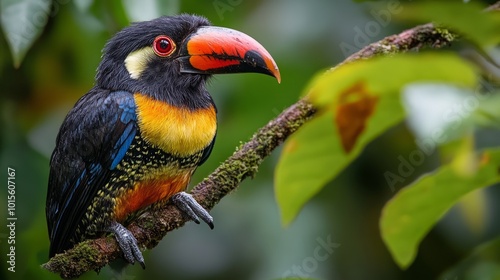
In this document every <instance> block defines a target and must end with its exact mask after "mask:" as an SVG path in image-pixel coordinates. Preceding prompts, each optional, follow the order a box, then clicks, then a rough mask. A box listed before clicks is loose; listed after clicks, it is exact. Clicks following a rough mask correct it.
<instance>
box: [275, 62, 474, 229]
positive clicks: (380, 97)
mask: <svg viewBox="0 0 500 280" xmlns="http://www.w3.org/2000/svg"><path fill="white" fill-rule="evenodd" d="M449 69H453V71H449ZM473 69H474V68H473V67H471V66H470V65H469V64H468V63H467V62H465V61H464V60H462V59H460V58H459V57H458V56H456V55H453V54H448V53H423V54H405V55H395V56H393V57H383V58H382V57H380V58H376V59H370V60H364V61H357V62H354V63H350V64H345V65H342V66H340V67H338V68H336V69H334V70H332V71H329V72H327V73H326V74H322V75H320V76H317V77H316V78H315V79H314V80H313V81H312V82H311V84H310V85H309V86H308V87H307V90H306V92H307V94H308V97H309V100H311V101H312V103H313V104H314V105H315V106H316V107H317V108H318V113H317V114H316V116H315V117H314V118H313V119H312V120H311V121H309V123H307V124H305V125H304V126H303V127H302V128H301V129H299V130H298V131H297V132H296V133H295V134H293V135H292V136H291V137H290V138H289V139H288V140H287V142H286V143H285V146H284V149H283V153H282V154H281V158H280V160H279V162H278V165H277V167H276V170H275V192H276V200H277V202H278V205H279V207H280V211H281V218H282V222H283V224H285V225H286V224H289V223H290V222H291V221H292V220H293V219H294V218H295V217H296V216H297V214H298V213H299V211H300V209H301V208H302V207H303V206H304V205H305V203H306V202H307V201H309V200H310V199H311V198H312V197H313V196H314V195H316V194H317V193H318V192H320V191H321V189H322V188H323V187H324V186H325V185H326V184H327V183H328V182H330V181H331V180H333V179H334V178H335V177H336V176H337V175H338V174H340V172H341V171H342V170H343V169H344V168H345V167H347V166H348V165H349V164H350V163H351V162H352V161H353V160H354V159H356V157H357V156H358V155H359V154H360V153H361V152H362V151H363V149H364V148H365V147H366V145H368V143H370V142H371V141H372V140H374V139H375V138H377V137H378V136H379V135H380V134H382V133H384V132H385V131H386V130H387V129H389V128H390V127H392V126H393V125H395V124H397V123H399V122H401V121H402V120H403V119H404V116H405V113H404V109H403V107H402V103H401V100H400V97H399V93H400V91H401V89H402V88H403V87H404V86H405V85H407V84H408V83H414V82H419V81H420V82H422V81H423V82H427V83H429V82H438V83H453V84H455V85H458V86H463V87H468V88H472V87H474V85H475V84H476V82H477V78H476V74H475V72H474V70H473Z"/></svg>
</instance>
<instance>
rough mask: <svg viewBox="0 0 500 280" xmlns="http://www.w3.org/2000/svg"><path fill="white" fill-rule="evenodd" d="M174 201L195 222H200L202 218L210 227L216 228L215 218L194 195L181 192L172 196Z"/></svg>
mask: <svg viewBox="0 0 500 280" xmlns="http://www.w3.org/2000/svg"><path fill="white" fill-rule="evenodd" d="M172 203H173V204H174V205H175V206H177V208H179V209H180V210H181V211H182V212H184V213H185V214H186V215H187V216H188V217H189V218H191V219H192V220H193V221H194V222H195V223H197V224H199V223H200V219H201V220H202V221H204V222H205V223H207V224H208V226H209V227H210V229H213V228H214V219H213V218H212V216H210V214H208V211H207V210H205V208H203V206H201V205H200V204H199V203H198V202H197V201H196V200H195V199H194V198H193V196H192V195H190V194H188V193H186V192H180V193H177V194H175V195H173V196H172Z"/></svg>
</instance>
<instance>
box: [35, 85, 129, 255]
mask: <svg viewBox="0 0 500 280" xmlns="http://www.w3.org/2000/svg"><path fill="white" fill-rule="evenodd" d="M135 110H136V105H135V102H134V98H133V95H132V94H131V93H129V92H125V91H116V92H110V91H107V90H102V89H97V88H94V89H92V90H91V91H90V92H89V93H87V94H86V95H84V96H83V97H82V98H80V100H78V102H77V103H76V104H75V107H74V108H73V109H72V110H71V111H70V112H69V114H68V116H66V119H65V120H64V122H63V124H62V126H61V129H60V131H59V134H58V136H57V140H56V148H55V150H54V152H53V153H52V157H51V159H50V175H49V187H48V192H47V204H46V209H45V211H46V215H47V226H48V230H49V238H50V252H49V257H52V256H54V255H55V254H56V253H59V252H62V251H64V250H66V249H69V248H70V247H72V245H73V244H72V243H71V242H72V241H71V239H72V238H74V235H75V231H76V229H77V227H78V223H79V222H80V221H81V219H82V217H83V215H84V214H85V211H86V209H87V208H88V206H89V205H90V203H91V202H92V199H93V198H94V197H95V196H96V193H97V191H98V190H99V189H101V188H102V187H103V186H104V185H105V184H106V182H107V181H108V180H109V178H110V174H111V173H112V171H113V170H114V169H115V168H116V166H117V165H118V163H119V162H120V160H121V159H122V158H123V157H124V156H125V153H126V151H127V149H128V148H129V146H130V144H131V143H132V140H133V139H134V137H135V135H136V133H137V115H136V111H135Z"/></svg>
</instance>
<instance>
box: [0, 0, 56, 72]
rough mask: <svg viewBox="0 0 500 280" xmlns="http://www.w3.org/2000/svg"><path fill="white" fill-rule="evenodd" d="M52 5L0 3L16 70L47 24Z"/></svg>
mask: <svg viewBox="0 0 500 280" xmlns="http://www.w3.org/2000/svg"><path fill="white" fill-rule="evenodd" d="M50 5H51V1H46V0H2V1H0V17H1V23H2V29H3V32H4V34H5V37H6V39H7V43H8V44H9V48H10V52H11V54H12V57H13V60H14V66H15V67H16V68H17V67H19V66H20V65H21V62H22V61H23V58H24V56H25V55H26V53H27V52H28V50H29V48H30V47H31V46H32V45H33V43H34V42H35V40H36V39H37V38H38V37H39V36H40V34H41V33H42V30H43V28H44V27H45V24H47V19H48V16H49V14H50V12H51V11H50Z"/></svg>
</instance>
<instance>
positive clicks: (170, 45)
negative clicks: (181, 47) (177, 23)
mask: <svg viewBox="0 0 500 280" xmlns="http://www.w3.org/2000/svg"><path fill="white" fill-rule="evenodd" d="M153 50H154V51H155V53H156V55H158V56H161V57H166V56H169V55H171V54H172V53H173V52H174V51H175V43H174V41H173V40H172V39H171V38H170V37H168V36H165V35H160V36H158V37H156V38H155V40H154V42H153Z"/></svg>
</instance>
